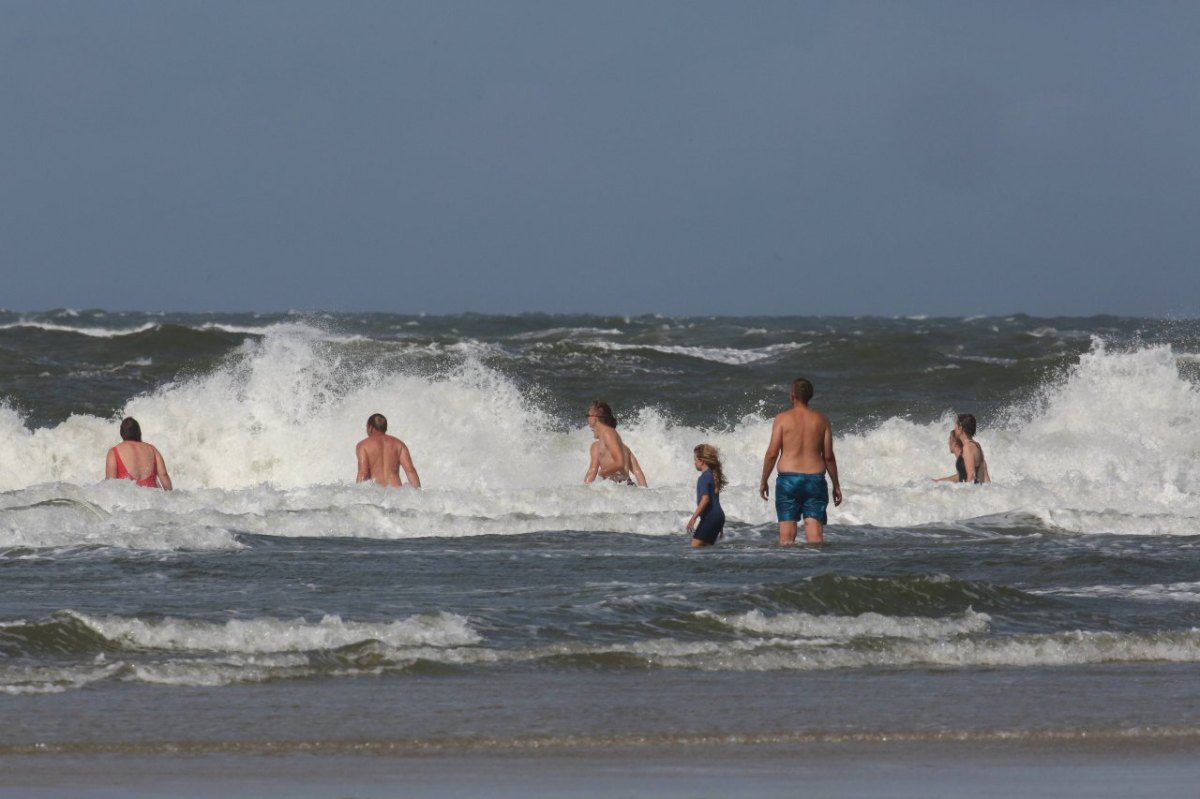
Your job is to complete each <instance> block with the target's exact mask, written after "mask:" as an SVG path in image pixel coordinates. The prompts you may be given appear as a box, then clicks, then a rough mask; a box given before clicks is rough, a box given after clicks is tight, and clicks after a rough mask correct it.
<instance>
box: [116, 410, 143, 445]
mask: <svg viewBox="0 0 1200 799" xmlns="http://www.w3.org/2000/svg"><path fill="white" fill-rule="evenodd" d="M121 440H122V441H141V440H142V426H141V425H140V424H138V420H137V419H134V418H133V417H132V416H126V417H125V418H124V419H123V420H122V421H121Z"/></svg>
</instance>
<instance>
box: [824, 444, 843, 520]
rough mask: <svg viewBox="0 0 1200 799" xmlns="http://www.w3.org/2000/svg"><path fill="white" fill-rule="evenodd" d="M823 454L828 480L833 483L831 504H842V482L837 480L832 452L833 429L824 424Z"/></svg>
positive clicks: (835, 460)
mask: <svg viewBox="0 0 1200 799" xmlns="http://www.w3.org/2000/svg"><path fill="white" fill-rule="evenodd" d="M822 447H823V448H824V454H825V471H827V472H829V480H830V482H832V483H833V504H834V506H837V505H841V504H842V484H841V482H839V481H838V468H837V456H836V455H834V454H833V429H832V428H830V427H829V424H828V423H826V425H825V441H824V443H823V444H822Z"/></svg>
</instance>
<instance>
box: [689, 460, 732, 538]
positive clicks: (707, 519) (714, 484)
mask: <svg viewBox="0 0 1200 799" xmlns="http://www.w3.org/2000/svg"><path fill="white" fill-rule="evenodd" d="M692 454H693V456H694V457H695V461H694V463H695V466H696V471H698V472H700V477H699V479H697V480H696V512H695V513H693V514H692V518H691V519H689V520H688V523H687V530H688V532H689V533H693V535H692V546H694V547H711V546H712V545H713V544H715V543H717V539H718V538H719V537H720V536H721V531H722V530H723V529H724V527H725V511H723V510H721V489H722V488H724V487H725V474H724V472H723V471H722V469H721V459H720V457H718V455H717V449H716V447H714V446H712V445H711V444H699V445H697V447H696V448H695V449H694V450H692ZM697 521H699V524H698V525H697V524H696V522H697Z"/></svg>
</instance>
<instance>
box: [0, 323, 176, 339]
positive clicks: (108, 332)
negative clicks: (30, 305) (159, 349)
mask: <svg viewBox="0 0 1200 799" xmlns="http://www.w3.org/2000/svg"><path fill="white" fill-rule="evenodd" d="M14 328H36V329H38V330H46V331H50V332H57V333H78V334H79V335H81V336H90V337H92V338H116V337H118V336H132V335H134V334H135V333H144V332H146V331H147V330H155V329H156V328H158V325H157V324H155V323H153V322H147V323H146V324H143V325H138V326H137V327H131V328H120V329H117V328H109V327H76V326H73V325H56V324H54V323H52V322H37V321H32V320H26V319H21V320H19V321H16V322H9V323H8V324H3V325H0V330H12V329H14Z"/></svg>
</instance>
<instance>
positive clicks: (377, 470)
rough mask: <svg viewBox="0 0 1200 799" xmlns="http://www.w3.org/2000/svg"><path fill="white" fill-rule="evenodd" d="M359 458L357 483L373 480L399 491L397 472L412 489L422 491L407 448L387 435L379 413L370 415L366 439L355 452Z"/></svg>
mask: <svg viewBox="0 0 1200 799" xmlns="http://www.w3.org/2000/svg"><path fill="white" fill-rule="evenodd" d="M354 452H355V454H356V455H357V456H358V478H357V480H356V482H359V483H361V482H363V481H364V480H374V481H375V482H376V483H379V485H381V486H395V487H396V488H399V487H400V486H401V485H402V483H401V482H400V469H402V468H403V469H404V475H405V477H407V478H408V482H409V484H410V485H411V486H412V487H413V488H420V487H421V477H420V476H419V475H418V474H417V467H416V466H413V462H412V456H410V455H409V454H408V445H407V444H405V443H404V442H403V441H401V440H400V439H398V438H396V437H395V436H389V435H388V434H387V418H386V417H385V416H384V415H383V414H382V413H373V414H371V416H370V418H368V419H367V437H366V438H364V439H363V440H362V441H360V442H358V446H357V447H355V448H354Z"/></svg>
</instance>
